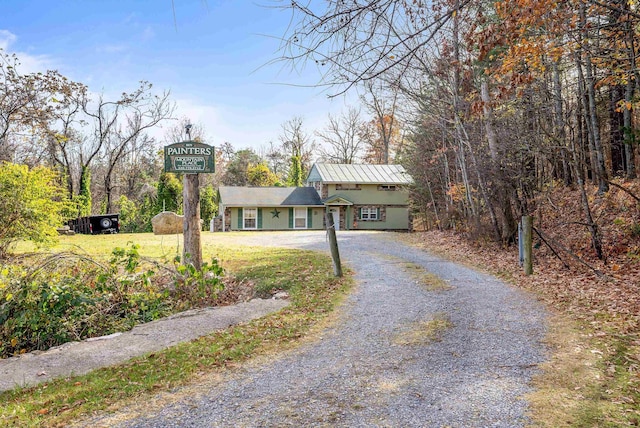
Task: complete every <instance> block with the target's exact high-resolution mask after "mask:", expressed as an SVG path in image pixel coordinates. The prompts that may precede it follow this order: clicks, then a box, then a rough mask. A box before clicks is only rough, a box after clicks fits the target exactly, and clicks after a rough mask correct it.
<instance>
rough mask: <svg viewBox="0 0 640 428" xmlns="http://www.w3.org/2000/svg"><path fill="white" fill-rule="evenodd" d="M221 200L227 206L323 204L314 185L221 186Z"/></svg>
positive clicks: (306, 205)
mask: <svg viewBox="0 0 640 428" xmlns="http://www.w3.org/2000/svg"><path fill="white" fill-rule="evenodd" d="M218 191H219V192H220V202H221V203H222V204H224V206H225V207H275V206H305V207H308V206H323V205H324V204H323V203H322V200H321V199H320V196H319V195H318V192H317V191H316V189H314V188H313V187H240V186H221V187H220V188H219V189H218Z"/></svg>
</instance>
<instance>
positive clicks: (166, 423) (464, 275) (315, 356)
mask: <svg viewBox="0 0 640 428" xmlns="http://www.w3.org/2000/svg"><path fill="white" fill-rule="evenodd" d="M394 236H395V235H393V234H385V233H366V232H348V233H341V234H340V235H339V243H340V251H341V255H342V257H343V259H344V260H346V261H347V262H348V263H349V265H350V266H351V267H352V268H353V269H354V270H355V272H356V279H357V281H358V287H357V289H356V290H355V291H354V292H353V293H352V295H351V296H350V297H349V299H348V300H347V303H346V306H345V308H344V309H343V311H342V312H341V313H342V316H341V319H340V320H339V322H338V323H336V325H335V327H333V328H331V329H328V330H327V331H325V332H323V334H322V337H320V338H318V340H316V341H314V342H312V343H308V344H305V345H303V346H301V347H299V348H298V349H297V350H295V351H293V352H290V353H288V354H285V355H282V356H281V358H279V359H276V360H273V361H269V362H267V363H265V364H260V365H257V364H250V365H247V366H245V367H242V368H240V369H238V370H233V371H230V372H229V373H227V374H225V375H223V376H222V378H221V379H219V380H217V381H215V382H214V383H210V384H207V385H201V386H200V387H198V388H195V389H192V390H183V391H179V392H177V393H176V394H175V395H172V394H165V395H164V396H163V397H162V398H157V399H155V400H152V402H151V403H145V405H144V406H139V407H137V408H131V409H125V410H124V411H122V412H120V413H118V414H117V415H110V416H104V417H101V418H97V419H94V420H92V421H90V422H86V423H85V425H84V426H116V425H117V426H127V427H202V426H207V427H228V426H234V427H271V426H278V427H282V426H296V427H298V426H303V425H308V426H327V427H328V426H332V427H333V426H343V427H375V426H381V427H444V426H451V427H481V426H491V427H518V426H525V425H526V424H527V422H528V421H527V418H526V412H527V403H526V402H525V401H524V400H523V395H524V394H526V392H527V391H528V390H529V387H528V383H529V382H530V379H531V375H532V374H533V372H534V370H535V367H536V365H537V364H538V363H540V362H541V361H542V360H543V359H544V348H543V346H542V345H541V339H542V337H543V334H544V324H545V311H544V309H543V308H542V307H541V306H540V305H539V304H538V303H536V302H535V301H534V300H533V299H532V298H531V297H530V296H528V295H526V294H524V293H522V292H520V291H518V290H515V289H513V288H511V287H509V286H507V285H505V284H504V283H502V282H500V281H499V280H497V279H495V278H493V277H490V276H488V275H484V274H480V273H477V272H475V271H473V270H470V269H468V268H465V267H462V266H459V265H456V264H454V263H451V262H447V261H444V260H441V259H439V258H437V257H434V256H431V255H429V254H428V253H425V252H422V251H420V250H417V249H414V248H411V247H408V246H406V245H404V244H402V243H400V242H399V241H398V240H397V239H395V238H394ZM220 239H227V238H226V237H225V236H221V238H220ZM233 239H234V243H236V244H239V243H244V244H249V245H273V244H274V243H275V242H277V244H278V245H281V246H291V247H297V248H306V249H321V250H324V251H326V248H327V243H326V240H325V235H324V233H320V232H301V233H280V234H275V233H253V234H246V235H245V234H243V235H241V236H240V237H238V235H235V236H234V237H233ZM427 271H428V272H431V273H433V274H436V275H438V276H439V277H440V278H441V279H443V280H444V281H445V282H446V284H447V285H448V287H447V286H445V287H442V286H441V287H435V288H436V289H435V290H432V289H430V288H429V287H425V286H424V279H425V278H426V277H425V276H424V274H425V273H426V272H427ZM435 327H437V328H436V330H440V337H439V338H438V339H436V340H429V336H428V335H429V334H430V332H431V330H432V329H433V328H435ZM153 401H157V402H158V403H162V404H161V405H154V404H153ZM166 403H170V404H166Z"/></svg>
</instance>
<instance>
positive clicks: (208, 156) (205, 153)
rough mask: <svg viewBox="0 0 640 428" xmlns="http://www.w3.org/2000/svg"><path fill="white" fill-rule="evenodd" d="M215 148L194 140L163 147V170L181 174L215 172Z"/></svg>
mask: <svg viewBox="0 0 640 428" xmlns="http://www.w3.org/2000/svg"><path fill="white" fill-rule="evenodd" d="M214 159H215V149H214V148H213V146H208V145H206V144H203V143H198V142H195V141H183V142H181V143H175V144H171V145H170V146H165V148H164V171H165V172H178V173H183V174H198V173H207V172H210V173H213V172H215V162H214Z"/></svg>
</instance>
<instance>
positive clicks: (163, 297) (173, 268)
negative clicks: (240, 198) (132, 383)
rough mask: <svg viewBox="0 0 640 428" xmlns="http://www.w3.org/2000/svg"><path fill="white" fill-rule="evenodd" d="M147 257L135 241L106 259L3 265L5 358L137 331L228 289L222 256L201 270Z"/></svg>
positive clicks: (60, 256)
mask: <svg viewBox="0 0 640 428" xmlns="http://www.w3.org/2000/svg"><path fill="white" fill-rule="evenodd" d="M179 262H180V260H179V259H178V258H176V259H175V260H174V261H173V263H166V262H165V263H161V262H159V261H152V260H146V259H143V258H142V257H141V256H140V254H139V252H138V246H137V245H129V246H128V247H127V248H116V249H114V250H113V251H112V253H111V258H110V259H109V260H108V261H106V262H104V261H101V260H100V259H97V258H92V257H89V256H87V255H81V254H76V253H71V252H62V253H56V254H42V253H30V254H26V255H22V256H20V257H16V258H14V259H12V260H10V261H6V262H5V264H3V265H2V266H1V268H0V357H2V358H5V357H9V356H13V355H19V354H22V353H25V352H31V351H34V350H46V349H49V348H51V347H53V346H57V345H61V344H63V343H66V342H70V341H76V340H82V339H85V338H89V337H96V336H103V335H107V334H111V333H114V332H117V331H126V330H130V329H132V328H133V327H134V326H135V325H136V324H140V323H144V322H148V321H153V320H156V319H159V318H162V317H165V316H167V315H170V314H172V313H175V312H178V311H182V310H185V309H189V308H193V307H202V306H208V305H214V304H216V303H217V299H218V296H219V294H220V292H221V291H222V290H223V289H224V282H225V278H224V272H223V269H222V267H221V266H220V265H219V263H218V261H217V259H213V260H212V262H211V263H205V264H204V266H203V268H202V270H196V269H195V268H194V267H193V266H190V265H189V266H184V265H180V264H179Z"/></svg>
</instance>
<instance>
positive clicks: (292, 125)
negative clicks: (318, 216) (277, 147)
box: [279, 117, 316, 173]
mask: <svg viewBox="0 0 640 428" xmlns="http://www.w3.org/2000/svg"><path fill="white" fill-rule="evenodd" d="M279 139H280V142H281V143H282V148H283V150H284V151H285V152H286V153H288V154H289V156H290V157H294V156H297V157H299V158H300V163H301V165H302V171H303V173H306V172H307V171H309V169H310V168H311V161H312V159H313V153H314V151H315V149H316V143H315V142H314V141H313V140H312V139H311V136H310V135H309V134H307V133H306V132H305V130H304V124H303V119H302V118H301V117H294V118H292V119H290V120H288V121H286V122H284V123H283V124H282V133H281V134H280V137H279Z"/></svg>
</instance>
